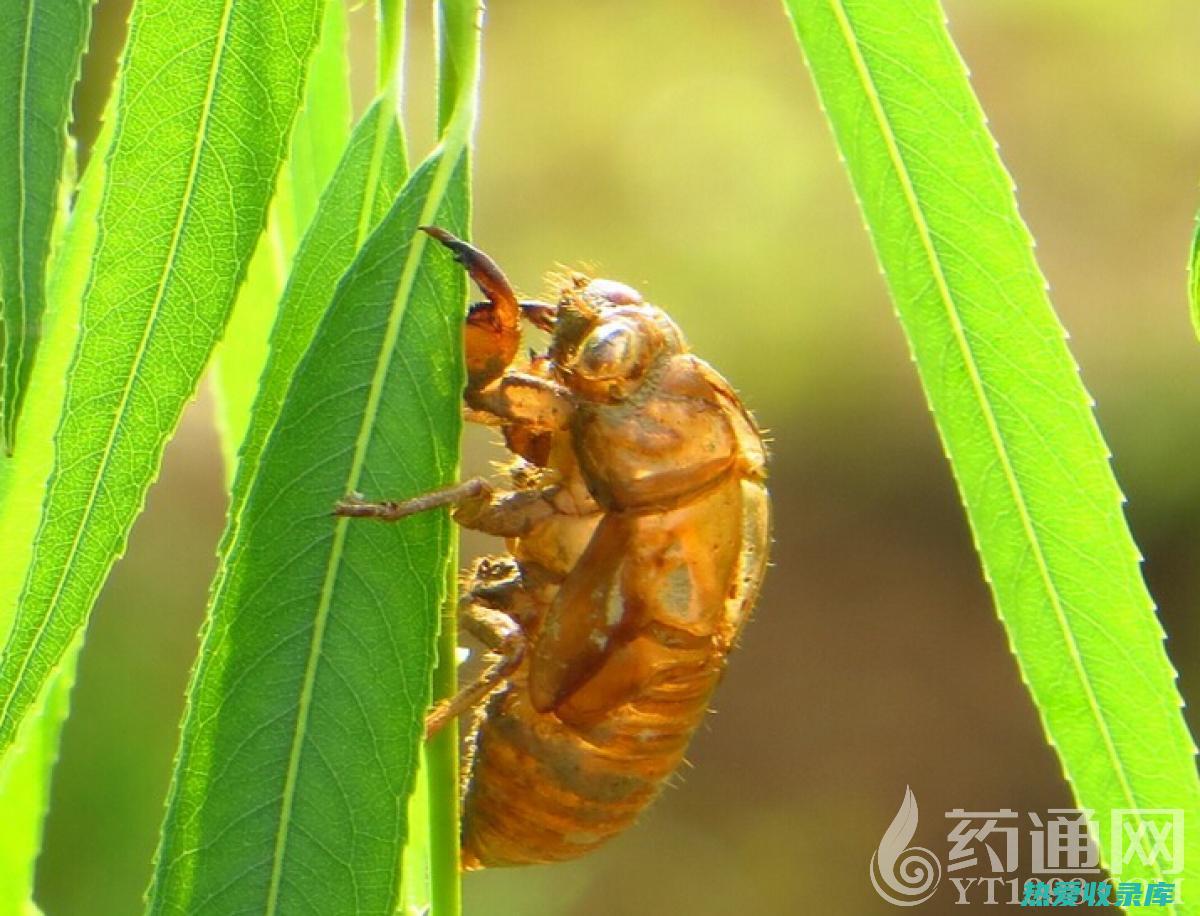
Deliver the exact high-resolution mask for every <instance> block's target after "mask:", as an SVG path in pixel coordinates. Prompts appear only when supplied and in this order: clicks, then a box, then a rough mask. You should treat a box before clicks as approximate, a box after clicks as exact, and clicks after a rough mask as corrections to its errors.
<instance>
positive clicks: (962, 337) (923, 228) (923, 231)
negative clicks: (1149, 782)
mask: <svg viewBox="0 0 1200 916" xmlns="http://www.w3.org/2000/svg"><path fill="white" fill-rule="evenodd" d="M829 4H830V7H831V9H832V12H833V14H834V18H835V19H836V20H837V23H838V28H839V29H840V30H841V32H842V37H843V39H844V40H845V42H846V46H847V48H848V49H849V51H850V56H851V58H852V60H853V63H854V68H855V70H856V72H857V73H858V75H859V79H860V81H861V83H862V86H863V90H864V93H865V94H866V96H867V99H868V102H869V103H870V106H871V112H872V114H873V115H874V117H875V120H876V122H877V124H878V126H879V130H880V133H881V135H882V136H883V139H884V145H885V146H886V148H887V151H888V156H889V158H890V159H891V161H892V165H893V167H894V168H895V170H896V174H897V177H898V178H899V179H900V185H901V187H902V189H903V192H904V198H905V202H906V203H907V204H908V209H909V211H910V213H911V215H912V218H913V223H914V225H915V226H916V229H917V235H918V237H919V238H920V240H921V246H922V247H923V248H924V250H925V254H926V257H927V259H928V261H929V265H930V269H931V272H932V274H933V279H934V285H935V287H936V288H937V291H938V296H939V298H940V299H941V301H942V304H943V306H944V307H945V310H946V314H947V317H948V319H949V321H950V326H951V329H952V331H953V333H954V340H955V343H956V344H957V346H958V350H959V354H960V356H961V357H962V359H963V363H964V365H965V366H966V368H967V374H968V377H969V379H970V383H971V388H972V391H973V393H974V394H975V397H976V400H977V401H978V402H979V405H980V408H981V411H982V413H983V416H984V420H985V422H986V424H987V430H988V436H989V437H990V439H991V441H992V445H993V447H994V448H995V451H996V454H997V457H998V458H999V461H1000V465H1001V468H1002V470H1003V472H1004V478H1005V480H1006V481H1007V482H1008V485H1009V490H1010V492H1011V495H1012V497H1013V501H1014V503H1015V504H1016V507H1017V513H1018V516H1019V518H1020V519H1021V526H1022V528H1023V529H1024V532H1025V535H1026V539H1027V540H1028V542H1029V545H1030V549H1031V552H1032V554H1033V556H1034V559H1035V562H1036V564H1037V569H1038V573H1039V575H1040V576H1041V579H1042V583H1043V586H1044V588H1045V591H1046V594H1047V597H1048V598H1049V599H1050V604H1051V607H1052V609H1053V611H1054V615H1055V619H1056V621H1057V623H1058V625H1059V628H1060V630H1061V632H1062V635H1063V639H1064V642H1065V643H1066V645H1067V650H1068V656H1069V657H1070V659H1071V664H1072V667H1073V668H1074V670H1075V674H1076V676H1077V677H1078V679H1079V682H1080V684H1081V686H1082V687H1083V692H1084V695H1085V697H1086V699H1087V703H1088V708H1089V711H1090V712H1091V714H1092V717H1093V719H1094V720H1095V722H1096V725H1097V727H1098V729H1099V732H1100V734H1101V736H1102V738H1103V740H1104V747H1105V751H1106V753H1107V755H1108V757H1109V760H1110V762H1111V764H1112V766H1113V770H1114V772H1115V774H1116V776H1117V781H1118V784H1119V786H1120V789H1121V793H1122V794H1123V795H1124V797H1125V799H1126V801H1127V802H1128V804H1129V807H1130V808H1131V809H1136V807H1137V800H1136V798H1135V795H1134V792H1133V789H1132V787H1131V786H1130V784H1129V781H1128V779H1127V778H1126V775H1125V766H1124V763H1123V762H1122V761H1121V757H1120V753H1119V751H1118V750H1117V747H1116V745H1115V743H1114V742H1113V739H1112V735H1111V733H1110V731H1109V729H1108V723H1107V722H1106V721H1105V719H1104V716H1103V715H1102V714H1101V711H1100V704H1099V701H1098V699H1097V697H1096V694H1095V691H1094V690H1093V689H1092V682H1091V678H1090V676H1089V675H1088V673H1087V668H1086V666H1085V665H1084V662H1083V657H1082V655H1081V653H1080V651H1079V645H1078V643H1077V641H1076V639H1075V635H1074V632H1073V631H1072V630H1071V626H1070V622H1069V621H1068V620H1067V617H1066V612H1065V609H1064V607H1063V601H1062V598H1061V596H1060V595H1059V592H1058V588H1057V586H1056V585H1055V583H1054V576H1053V573H1052V572H1051V570H1050V566H1049V563H1048V561H1047V559H1046V555H1045V553H1044V551H1043V548H1042V544H1041V540H1040V538H1039V537H1038V534H1037V529H1036V527H1035V526H1034V524H1033V519H1032V517H1031V516H1030V514H1029V508H1028V506H1027V504H1026V501H1025V495H1024V491H1023V490H1022V488H1021V482H1020V480H1019V479H1018V477H1017V475H1016V471H1015V469H1014V467H1013V464H1012V459H1011V458H1010V456H1009V453H1008V448H1007V446H1006V445H1005V442H1004V437H1003V435H1002V433H1001V432H1000V426H999V422H998V421H997V419H996V415H995V411H994V409H993V408H992V404H991V401H990V399H989V398H988V395H987V389H986V387H985V386H984V384H983V378H982V376H981V375H980V372H979V367H978V365H977V364H976V361H975V355H974V352H973V351H972V349H971V344H970V341H969V340H968V339H967V335H966V331H965V328H964V327H963V324H962V321H961V319H960V317H959V314H958V310H957V306H956V304H955V299H954V295H953V294H952V293H951V291H950V285H949V282H948V280H947V279H946V275H945V271H944V270H943V269H942V264H941V258H940V256H939V254H938V252H937V247H936V245H935V243H934V241H933V235H932V233H931V231H930V229H929V225H928V223H927V221H926V219H925V215H924V211H923V210H922V208H921V204H920V201H919V198H918V195H917V193H916V187H915V185H914V184H913V180H912V177H911V175H910V174H909V171H908V166H907V164H906V163H905V160H904V155H903V153H902V152H901V150H900V145H899V142H898V140H897V138H896V136H895V134H894V133H893V131H892V130H891V122H890V121H889V119H888V116H887V113H886V111H885V110H884V106H883V100H882V98H881V97H880V94H879V91H878V89H876V87H875V83H874V80H873V78H872V76H871V69H870V66H869V65H868V64H867V62H866V59H865V57H864V56H863V54H862V52H861V50H860V48H859V43H858V37H857V34H856V33H855V31H854V26H853V24H852V23H851V22H850V17H849V14H848V13H847V11H846V7H845V2H844V0H829ZM1154 873H1155V874H1156V875H1157V876H1159V877H1161V872H1160V870H1159V869H1158V867H1157V862H1156V863H1155V865H1154ZM1168 912H1172V913H1173V912H1175V908H1174V907H1173V906H1172V907H1170V908H1169V910H1168Z"/></svg>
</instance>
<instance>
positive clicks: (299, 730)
mask: <svg viewBox="0 0 1200 916" xmlns="http://www.w3.org/2000/svg"><path fill="white" fill-rule="evenodd" d="M383 120H385V121H386V119H383ZM457 152H458V151H456V154H455V155H447V152H446V150H445V149H444V148H443V150H442V159H441V161H439V162H438V165H437V170H436V171H435V173H434V176H433V179H432V181H431V183H430V187H429V191H428V192H427V195H426V198H425V204H424V206H423V207H422V208H421V217H420V219H419V224H420V225H425V224H428V223H429V222H432V221H433V220H434V218H435V217H436V214H437V211H438V209H439V208H440V207H441V203H442V199H443V198H444V196H445V193H446V189H447V187H448V185H449V181H450V176H451V175H452V174H453V172H454V169H455V168H456V167H457V165H458V158H459V155H458V154H457ZM414 174H415V173H414ZM427 243H428V237H427V236H426V235H425V234H424V233H421V232H418V233H417V234H416V235H415V236H414V238H413V240H412V242H411V243H410V245H409V249H408V256H407V258H406V259H405V262H404V268H403V270H402V272H401V274H400V282H399V285H398V286H397V290H396V295H395V297H394V299H393V301H394V302H396V303H401V305H400V307H395V308H393V309H392V314H391V315H390V316H389V317H388V324H387V328H386V329H385V331H384V335H383V340H382V343H381V346H380V350H379V359H378V360H377V361H376V364H375V372H374V374H373V375H372V378H371V386H370V389H369V391H368V393H367V404H366V407H365V409H364V411H363V420H362V423H361V424H360V425H359V431H358V435H357V436H356V437H355V442H354V451H353V456H352V458H351V463H350V471H349V473H348V474H347V476H346V485H345V487H344V488H343V492H345V493H353V492H355V491H356V490H357V489H358V483H359V480H360V479H361V476H362V470H363V465H364V463H365V461H366V453H367V449H368V447H369V445H370V437H371V431H372V429H373V428H374V425H375V420H376V417H377V416H378V413H379V403H380V400H381V398H382V392H383V383H384V381H386V379H387V375H388V373H389V371H390V369H391V365H392V360H393V359H394V358H395V355H396V352H397V351H396V342H397V340H398V338H399V334H400V327H401V324H402V323H403V320H404V316H405V314H407V312H408V304H409V300H410V298H411V296H412V290H413V287H414V285H415V283H416V275H417V270H418V269H419V267H420V264H421V258H422V255H423V254H424V252H425V246H426V244H427ZM349 522H350V520H349V519H345V518H343V519H338V520H337V521H336V522H335V528H334V533H333V543H332V544H331V545H330V552H329V560H328V562H327V564H326V567H325V576H324V579H323V581H322V583H321V594H320V598H319V599H318V603H317V609H316V618H315V620H314V623H313V636H312V642H311V643H310V645H309V655H308V660H307V661H306V663H305V668H304V679H303V682H302V684H301V689H300V701H299V703H298V705H297V711H296V727H295V729H294V731H293V733H292V746H291V749H290V752H289V755H288V767H287V773H286V776H285V778H284V788H283V798H282V803H281V805H280V812H279V826H278V829H277V830H276V834H275V847H274V850H273V851H272V855H271V880H270V884H269V886H268V890H267V901H266V907H265V909H264V916H276V914H277V913H278V912H279V896H280V891H281V885H282V881H283V862H284V858H285V856H286V854H287V845H288V838H289V836H290V832H289V829H288V828H289V826H290V823H291V816H292V808H293V807H294V804H295V796H296V783H297V780H298V778H299V771H300V755H301V753H302V751H303V747H304V740H305V735H306V734H307V731H308V719H309V713H310V709H311V706H312V696H313V690H314V688H315V684H316V675H317V665H318V662H319V661H320V655H321V650H322V648H323V642H324V636H325V627H326V624H327V623H328V619H329V611H330V609H331V607H332V605H333V593H334V590H335V588H336V586H337V580H338V576H339V574H340V572H341V569H342V555H343V553H344V551H345V543H346V536H347V532H348V530H349Z"/></svg>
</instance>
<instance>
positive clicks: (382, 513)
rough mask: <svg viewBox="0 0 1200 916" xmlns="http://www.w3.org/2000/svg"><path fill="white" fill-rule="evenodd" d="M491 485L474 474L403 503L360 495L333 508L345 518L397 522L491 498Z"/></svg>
mask: <svg viewBox="0 0 1200 916" xmlns="http://www.w3.org/2000/svg"><path fill="white" fill-rule="evenodd" d="M491 494H492V485H491V484H490V483H488V482H487V481H486V480H484V479H483V478H482V477H472V478H471V479H470V480H464V481H462V482H461V483H456V484H451V485H450V486H448V487H442V488H441V489H439V490H430V491H429V492H428V493H422V494H421V495H420V496H414V497H412V498H411V499H405V500H401V501H400V502H392V501H390V500H389V501H385V502H367V501H365V500H362V499H359V498H358V497H357V496H347V497H345V498H343V499H340V500H338V502H337V503H336V504H335V505H334V507H333V514H334V515H337V516H341V517H342V518H376V519H379V520H380V521H383V522H396V521H399V520H400V519H402V518H407V517H408V516H410V515H416V514H417V513H418V512H428V511H429V510H430V509H441V508H442V507H444V506H458V505H461V504H463V503H465V502H468V501H469V500H472V499H480V498H483V499H484V500H486V499H488V498H489V497H490V496H491Z"/></svg>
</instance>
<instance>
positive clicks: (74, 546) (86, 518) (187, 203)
mask: <svg viewBox="0 0 1200 916" xmlns="http://www.w3.org/2000/svg"><path fill="white" fill-rule="evenodd" d="M236 3H237V0H227V2H226V3H225V8H224V12H223V13H222V19H221V26H220V28H219V30H218V32H217V36H216V42H215V44H214V48H215V53H214V54H213V59H212V63H211V64H210V66H209V73H208V83H207V85H206V87H205V94H204V101H203V105H202V107H201V111H200V123H199V125H198V129H197V131H196V142H195V143H194V144H193V146H192V156H191V160H190V161H189V163H188V174H187V179H186V181H185V184H184V193H183V197H182V201H181V205H180V207H179V214H178V216H177V217H176V220H175V226H174V228H173V229H172V232H171V241H170V245H169V247H168V253H167V258H166V262H165V264H164V266H163V271H162V274H161V275H160V276H159V279H158V284H157V286H156V288H155V292H154V301H153V303H152V305H151V308H150V316H149V320H148V321H147V322H146V327H145V330H144V331H143V332H142V337H141V339H140V340H139V341H138V346H137V351H136V354H135V357H134V360H133V364H132V367H131V369H130V372H129V374H128V376H127V378H126V381H125V386H124V388H123V389H122V391H121V399H120V401H119V403H118V407H117V416H116V420H115V421H114V422H113V424H112V426H111V428H110V429H109V433H108V438H107V439H106V440H105V443H104V448H103V450H102V451H101V459H100V467H99V468H98V470H97V471H96V474H95V477H94V478H93V480H92V487H91V491H90V492H89V494H88V499H87V501H86V503H84V504H83V505H84V509H83V513H82V514H81V515H80V519H79V523H78V525H77V526H76V528H75V535H74V537H73V538H72V541H71V546H70V548H69V550H68V551H67V555H66V558H65V559H64V561H63V563H62V567H61V570H62V572H61V573H60V575H59V577H58V580H57V582H56V583H55V587H54V593H53V595H52V597H51V599H50V602H49V605H48V607H49V610H48V611H47V613H46V614H45V616H44V617H43V618H42V621H41V622H40V623H39V624H38V627H37V630H36V634H35V636H34V639H33V642H32V643H31V644H30V647H29V649H28V650H27V651H26V652H25V654H24V656H23V658H22V659H21V665H20V668H19V669H18V670H17V672H16V674H15V676H14V678H13V686H12V689H11V690H9V691H8V695H7V697H6V698H5V701H4V706H3V708H0V723H4V722H7V720H8V717H9V714H10V713H11V711H12V706H13V702H14V701H15V699H16V697H17V694H18V692H19V690H20V688H21V687H22V686H23V683H24V680H25V677H26V674H27V673H28V670H29V663H30V661H31V659H32V658H33V657H34V656H35V655H36V654H37V650H38V649H39V648H40V646H41V643H42V640H43V639H44V637H45V635H46V628H47V625H48V623H49V621H50V618H51V616H52V615H53V612H54V608H55V607H57V606H58V603H59V600H60V598H61V597H62V593H63V591H64V589H65V587H66V583H67V581H68V579H69V578H70V576H71V573H72V571H73V569H74V562H75V559H76V557H77V555H78V552H79V544H80V541H81V540H82V538H83V534H84V532H85V531H86V530H87V527H88V524H89V522H90V520H91V518H92V514H93V511H94V509H95V506H96V495H97V493H98V492H99V490H100V485H101V482H102V481H103V479H104V476H105V472H106V471H107V469H108V464H109V461H110V460H111V459H112V454H113V446H114V443H115V442H116V439H117V436H118V432H119V431H120V429H121V426H122V421H123V420H124V418H125V413H126V410H127V409H128V406H129V399H130V396H131V393H132V391H133V383H134V380H135V379H136V378H137V376H138V371H139V370H140V369H141V365H142V362H143V361H144V359H145V356H146V351H147V349H148V344H149V341H150V338H151V337H152V336H153V333H154V330H155V328H156V326H157V324H158V320H159V317H160V315H161V312H162V304H163V300H164V299H165V298H166V292H167V288H168V287H169V285H170V278H171V274H172V271H173V269H174V267H175V263H176V261H177V259H178V256H179V246H180V240H181V238H182V235H183V227H184V225H185V223H186V222H187V218H188V215H189V214H190V213H191V204H192V198H193V195H194V193H195V186H196V176H197V174H198V172H199V162H200V157H201V153H202V150H203V148H204V143H205V141H206V140H207V137H208V127H209V120H210V118H211V116H212V108H213V98H214V96H215V94H216V86H217V82H218V77H219V75H220V71H221V66H222V64H223V62H224V59H225V52H226V50H227V49H226V39H227V37H228V33H229V25H230V22H231V21H232V19H233V8H234V6H235V5H236ZM123 121H124V118H122V122H123ZM115 153H116V150H115V148H114V151H113V154H114V155H115ZM110 189H111V185H107V186H106V193H105V198H106V199H107V197H108V193H109V191H110ZM103 212H104V206H103V203H102V204H101V213H103ZM100 232H101V233H103V232H104V226H103V224H101V226H100ZM98 249H99V242H98V243H97V250H98ZM94 284H95V265H94V264H93V268H92V276H91V279H90V280H89V284H88V286H89V292H88V293H85V295H84V300H85V301H86V300H87V298H88V295H89V294H90V290H91V288H92V287H93V286H94ZM76 355H78V351H76ZM64 419H65V418H64ZM56 463H57V462H56ZM42 524H43V525H44V524H45V520H44V519H43V523H42ZM36 565H37V564H36V559H35V560H34V561H33V562H32V563H31V564H30V569H29V575H28V576H27V578H26V590H27V589H28V586H29V583H30V580H31V579H32V576H33V571H34V569H35V568H36ZM11 737H12V736H9V739H10V740H11Z"/></svg>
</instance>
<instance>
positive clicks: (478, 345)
mask: <svg viewBox="0 0 1200 916" xmlns="http://www.w3.org/2000/svg"><path fill="white" fill-rule="evenodd" d="M421 229H422V230H423V231H424V232H427V233H428V234H429V235H430V236H432V237H433V238H435V239H437V240H438V241H439V242H441V243H442V244H443V245H444V246H446V248H448V249H449V250H450V251H451V252H452V253H453V255H454V260H456V261H458V263H459V264H461V265H462V266H463V267H465V268H466V270H467V273H468V274H469V275H470V277H471V279H472V280H474V281H475V285H476V286H478V287H479V289H480V291H481V292H482V293H483V294H484V295H485V296H486V297H487V301H486V302H477V303H475V305H473V306H471V310H470V311H469V312H468V313H467V327H466V356H467V390H468V392H471V391H477V390H479V389H481V388H483V387H485V386H487V385H488V384H490V383H491V382H494V381H495V380H496V379H498V378H499V377H500V376H501V375H503V374H504V370H505V369H507V368H508V367H509V365H511V363H512V361H513V359H514V358H515V357H516V355H517V350H518V349H519V347H520V344H521V307H520V305H519V304H518V302H517V295H516V293H514V292H513V288H512V285H511V284H510V283H509V282H508V278H507V277H505V276H504V271H502V270H501V269H500V267H499V266H498V265H497V264H496V262H495V261H493V260H492V259H491V258H489V257H488V256H487V255H486V254H484V253H483V252H482V251H480V250H479V249H478V248H476V247H474V246H473V245H469V244H467V243H466V242H464V241H463V240H462V239H459V238H456V237H455V236H453V235H451V234H450V233H449V232H447V231H446V230H445V229H440V228H438V227H437V226H422V227H421Z"/></svg>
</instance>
